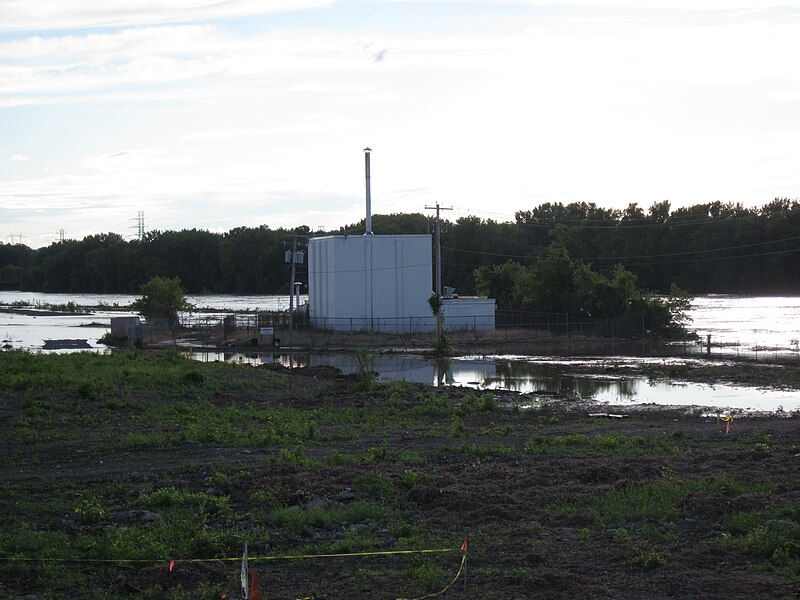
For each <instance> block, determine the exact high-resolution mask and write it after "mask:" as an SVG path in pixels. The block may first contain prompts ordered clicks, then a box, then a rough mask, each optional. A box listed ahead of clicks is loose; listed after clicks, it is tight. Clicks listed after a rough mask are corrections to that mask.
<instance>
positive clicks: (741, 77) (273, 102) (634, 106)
mask: <svg viewBox="0 0 800 600" xmlns="http://www.w3.org/2000/svg"><path fill="white" fill-rule="evenodd" d="M798 56H800V3H792V2H791V1H789V2H783V3H779V2H770V1H763V0H732V1H721V0H646V1H641V0H575V1H573V2H560V1H558V0H550V1H539V0H508V1H494V2H481V1H469V0H442V1H439V2H425V1H421V0H395V1H391V2H390V1H383V0H217V1H215V2H200V1H198V0H119V1H114V2H104V1H102V0H100V1H98V0H91V1H90V0H68V1H65V0H0V241H2V242H5V243H10V242H16V241H20V240H22V241H23V242H24V243H25V244H27V245H29V246H31V247H42V246H46V245H49V244H50V243H52V242H53V241H55V240H58V239H59V238H60V237H61V236H62V235H63V236H64V237H65V238H67V239H82V238H83V237H85V236H87V235H91V234H98V233H107V232H115V233H119V234H121V235H123V236H124V237H125V238H126V239H132V238H134V237H135V236H136V234H137V226H138V221H137V218H138V215H139V214H140V212H141V213H143V215H144V226H145V229H146V230H155V229H158V230H162V231H163V230H181V229H192V228H196V229H205V230H209V231H214V232H225V231H229V230H230V229H233V228H235V227H241V226H247V227H256V226H259V225H262V224H263V225H267V226H269V227H271V228H278V227H286V228H291V227H295V226H299V225H307V226H309V227H311V229H312V230H317V229H332V228H338V227H340V226H343V225H348V224H351V223H355V222H357V221H359V220H360V219H362V218H363V217H364V214H365V201H364V197H365V181H364V154H363V149H364V148H365V147H370V148H371V149H372V153H371V192H372V193H371V196H372V209H373V213H375V214H386V213H394V212H419V213H426V212H428V213H430V212H431V211H426V208H425V207H426V206H432V205H434V204H436V203H438V204H440V205H441V206H442V207H448V208H452V209H453V210H452V212H450V211H448V212H447V213H446V214H445V216H446V217H447V218H449V219H457V218H459V217H462V216H467V215H474V216H477V217H480V218H483V219H494V220H497V221H507V220H513V219H514V213H515V212H516V211H518V210H529V209H532V208H534V207H536V206H538V205H540V204H542V203H545V202H562V203H569V202H593V203H595V204H597V205H599V206H602V207H605V208H624V207H626V206H628V204H630V203H634V202H635V203H638V204H639V206H641V207H643V208H645V209H646V208H647V207H649V206H650V205H652V204H653V203H655V202H660V201H662V200H668V201H669V202H670V203H671V206H672V208H673V209H675V208H678V207H681V206H690V205H694V204H699V203H704V202H713V201H716V200H719V201H722V202H734V203H736V202H740V203H742V204H744V205H745V206H748V207H759V206H763V205H764V204H767V203H768V202H770V201H771V200H772V199H774V198H776V197H788V198H797V197H798V196H800V68H798V67H797V57H798Z"/></svg>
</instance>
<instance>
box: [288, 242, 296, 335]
mask: <svg viewBox="0 0 800 600" xmlns="http://www.w3.org/2000/svg"><path fill="white" fill-rule="evenodd" d="M296 255H297V232H295V234H294V241H293V242H292V275H291V279H290V280H289V330H292V329H294V274H295V271H294V268H295V267H294V265H295V256H296Z"/></svg>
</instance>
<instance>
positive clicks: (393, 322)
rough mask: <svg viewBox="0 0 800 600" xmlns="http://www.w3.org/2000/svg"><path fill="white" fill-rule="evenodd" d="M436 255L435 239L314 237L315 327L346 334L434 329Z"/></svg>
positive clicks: (312, 292)
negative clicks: (431, 301)
mask: <svg viewBox="0 0 800 600" xmlns="http://www.w3.org/2000/svg"><path fill="white" fill-rule="evenodd" d="M431 254H432V253H431V237H430V236H429V235H349V236H344V235H337V236H325V237H318V238H311V239H310V240H309V241H308V299H309V316H310V318H311V324H312V325H313V326H314V327H319V328H324V329H333V330H343V331H387V332H403V331H430V329H431V318H432V315H431V310H430V306H429V304H428V298H429V297H430V295H431V293H432V289H431V288H432V284H431V272H432V258H431ZM434 326H435V325H434Z"/></svg>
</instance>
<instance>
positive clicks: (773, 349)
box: [0, 291, 800, 411]
mask: <svg viewBox="0 0 800 600" xmlns="http://www.w3.org/2000/svg"><path fill="white" fill-rule="evenodd" d="M136 298H137V296H132V295H92V294H75V295H73V294H41V293H32V292H2V291H0V306H2V305H6V306H8V305H11V304H12V303H14V302H19V301H24V302H27V303H29V304H31V305H33V306H36V305H37V304H49V305H58V304H66V303H68V302H73V303H75V304H77V305H79V306H98V307H100V308H98V309H92V310H91V312H90V313H89V314H66V315H47V314H46V313H42V314H40V315H21V314H16V313H9V312H0V346H6V345H7V346H10V347H13V348H24V349H28V350H34V351H38V350H41V349H42V347H43V345H44V342H45V340H48V339H79V340H86V342H87V344H88V346H89V347H90V348H92V349H96V350H99V349H101V348H104V347H103V346H102V345H100V344H98V343H97V339H98V338H100V337H101V336H102V335H103V334H105V333H106V332H108V331H109V329H110V319H111V317H112V316H124V315H128V314H133V313H131V312H125V311H118V310H117V311H112V310H110V308H112V307H114V306H120V307H124V306H128V305H129V304H130V303H131V302H133V301H134V300H135V299H136ZM187 299H188V301H189V302H191V303H192V304H194V305H195V306H197V307H198V308H202V309H205V310H211V311H218V312H219V313H224V312H226V311H252V312H256V311H263V310H284V309H286V308H287V307H288V305H289V297H288V296H222V295H209V296H189V297H187ZM301 300H302V301H305V300H306V297H305V296H302V297H301ZM690 316H691V317H692V324H691V328H692V329H694V330H695V331H696V332H697V333H698V335H699V336H700V337H701V339H702V340H703V341H705V340H706V339H707V338H706V336H707V335H711V342H712V354H716V353H718V352H722V351H724V352H726V353H728V354H737V355H741V356H756V357H761V358H770V357H771V356H775V357H781V358H784V359H785V358H786V357H797V359H798V363H800V352H798V339H800V298H798V297H788V298H771V297H758V298H744V297H736V296H701V297H698V298H696V299H695V302H694V306H693V308H692V310H691V313H690ZM195 358H197V359H199V360H234V361H241V362H249V363H263V362H280V363H281V364H284V365H286V366H305V365H310V366H316V365H323V364H324V365H332V366H336V367H338V368H341V369H342V370H343V371H345V372H355V371H357V368H358V367H357V364H356V362H355V359H354V358H353V357H350V356H342V355H336V356H331V355H307V356H302V355H288V354H279V355H271V354H252V355H243V354H225V353H215V352H211V353H202V354H199V355H196V356H195ZM609 360H610V359H609V358H608V357H605V358H603V357H597V358H586V357H581V358H580V359H575V360H553V359H552V358H547V357H509V356H493V357H463V358H457V359H452V360H450V361H448V362H447V363H444V364H441V363H439V364H437V363H433V362H430V361H428V360H426V359H424V358H421V357H418V356H379V357H377V358H376V359H375V361H374V364H373V369H374V370H375V371H377V372H378V373H379V376H380V378H381V379H384V380H392V379H405V380H408V381H417V382H423V383H428V384H433V385H463V386H469V387H474V388H476V389H485V390H491V389H508V390H514V391H518V392H522V393H525V392H537V391H538V392H541V391H545V392H558V393H570V394H575V395H577V396H579V397H580V398H582V399H591V400H593V401H595V402H601V403H609V404H615V405H618V404H642V403H653V404H659V405H666V404H669V405H691V406H695V405H698V406H721V407H727V408H732V409H742V410H745V409H757V410H778V409H780V408H783V409H784V410H787V411H792V410H798V409H800V392H782V391H775V390H770V391H761V390H757V389H754V388H745V387H738V386H728V385H715V386H711V385H704V384H693V383H680V382H651V381H648V380H647V379H645V378H641V377H614V378H609V377H600V376H598V375H590V374H587V375H576V374H575V373H580V371H581V365H582V364H583V365H589V363H592V362H598V361H609ZM613 360H614V361H615V362H616V363H620V364H622V363H626V362H627V363H635V362H641V361H642V360H647V359H641V358H631V357H628V358H625V357H622V358H614V359H613ZM650 360H652V359H650ZM657 360H661V359H657ZM690 360H691V359H682V361H683V362H686V361H690ZM587 370H588V369H587Z"/></svg>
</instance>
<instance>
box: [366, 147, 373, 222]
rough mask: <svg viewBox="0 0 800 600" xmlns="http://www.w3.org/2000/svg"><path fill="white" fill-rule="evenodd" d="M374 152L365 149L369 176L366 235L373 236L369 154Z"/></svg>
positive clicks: (367, 174)
mask: <svg viewBox="0 0 800 600" xmlns="http://www.w3.org/2000/svg"><path fill="white" fill-rule="evenodd" d="M370 152H372V150H370V149H369V148H364V170H365V172H366V176H367V230H366V231H365V232H364V235H372V198H371V196H370V189H369V153H370Z"/></svg>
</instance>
